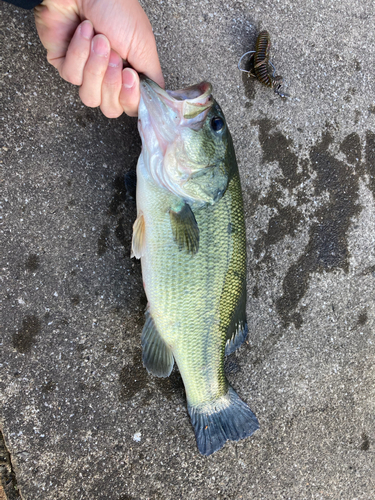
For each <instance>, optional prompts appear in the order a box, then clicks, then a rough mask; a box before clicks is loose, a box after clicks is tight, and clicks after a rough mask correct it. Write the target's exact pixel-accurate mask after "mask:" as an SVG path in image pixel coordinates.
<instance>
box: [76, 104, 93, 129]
mask: <svg viewBox="0 0 375 500" xmlns="http://www.w3.org/2000/svg"><path fill="white" fill-rule="evenodd" d="M96 120H97V118H96V116H95V114H94V112H93V111H92V110H90V109H88V108H86V109H84V110H82V111H79V112H78V113H77V116H76V122H77V123H78V125H79V126H80V127H83V128H85V127H86V126H87V125H88V124H90V123H95V121H96Z"/></svg>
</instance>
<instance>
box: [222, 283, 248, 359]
mask: <svg viewBox="0 0 375 500" xmlns="http://www.w3.org/2000/svg"><path fill="white" fill-rule="evenodd" d="M247 332H248V328H247V322H246V281H244V284H243V289H242V292H241V296H240V298H239V300H238V303H237V307H236V309H235V311H234V313H233V316H232V320H231V322H230V324H229V327H228V331H227V342H226V344H225V356H229V354H232V352H234V351H235V350H236V349H237V348H238V347H240V345H241V344H242V343H243V342H244V341H245V339H246V337H247Z"/></svg>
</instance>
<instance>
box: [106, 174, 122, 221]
mask: <svg viewBox="0 0 375 500" xmlns="http://www.w3.org/2000/svg"><path fill="white" fill-rule="evenodd" d="M113 187H114V190H115V192H114V194H113V196H112V199H111V201H110V203H109V205H108V212H109V214H110V215H116V214H117V213H118V210H119V207H120V205H121V204H122V203H124V201H125V200H126V186H125V183H124V177H123V175H121V174H120V175H117V176H116V178H115V180H114V181H113Z"/></svg>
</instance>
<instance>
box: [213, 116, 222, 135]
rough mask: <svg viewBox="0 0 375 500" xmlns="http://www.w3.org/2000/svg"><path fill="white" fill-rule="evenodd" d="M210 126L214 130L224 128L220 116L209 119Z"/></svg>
mask: <svg viewBox="0 0 375 500" xmlns="http://www.w3.org/2000/svg"><path fill="white" fill-rule="evenodd" d="M211 127H212V130H213V131H214V132H220V130H222V129H223V128H224V120H223V119H222V118H220V116H214V117H213V118H212V120H211Z"/></svg>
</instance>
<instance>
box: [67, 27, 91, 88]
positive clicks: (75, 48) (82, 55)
mask: <svg viewBox="0 0 375 500" xmlns="http://www.w3.org/2000/svg"><path fill="white" fill-rule="evenodd" d="M93 36H94V28H93V26H92V24H91V22H90V21H83V23H81V24H80V25H79V26H78V28H77V29H76V32H75V33H74V36H73V38H72V40H71V42H70V44H69V47H68V50H67V52H66V56H65V59H64V61H63V64H62V66H61V68H59V70H60V75H61V77H62V78H64V80H66V81H67V82H70V83H73V85H82V81H83V71H84V69H85V65H86V62H87V60H88V58H89V56H90V50H91V40H92V38H93Z"/></svg>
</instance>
